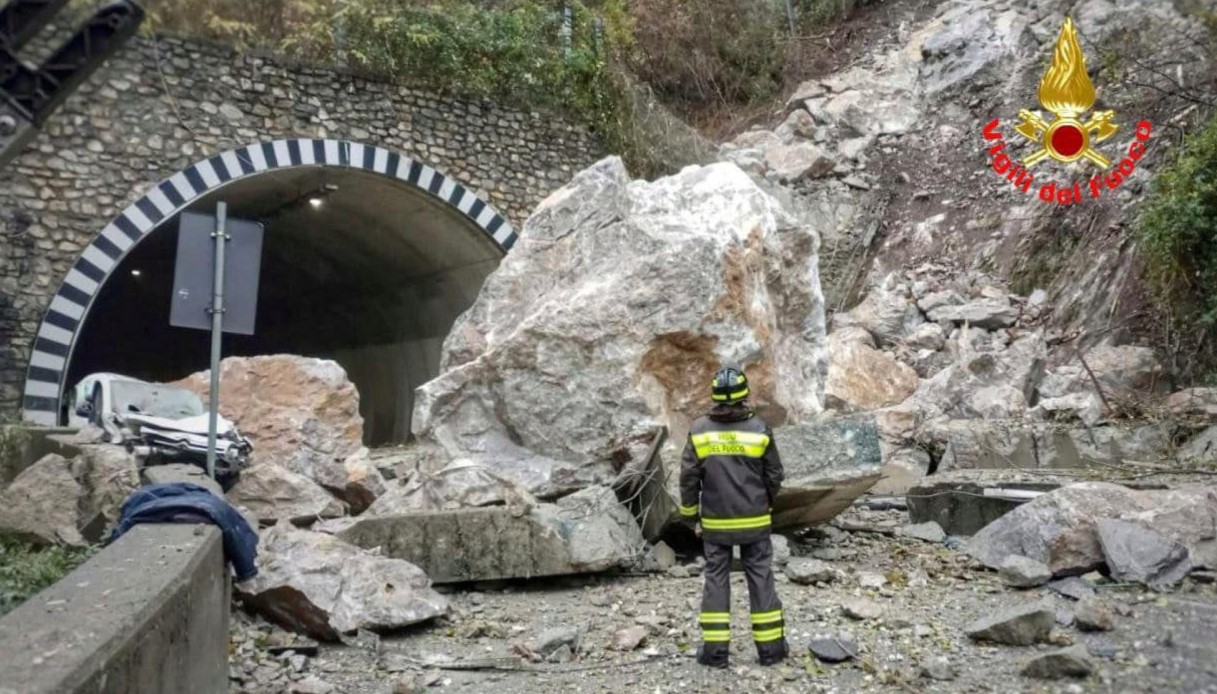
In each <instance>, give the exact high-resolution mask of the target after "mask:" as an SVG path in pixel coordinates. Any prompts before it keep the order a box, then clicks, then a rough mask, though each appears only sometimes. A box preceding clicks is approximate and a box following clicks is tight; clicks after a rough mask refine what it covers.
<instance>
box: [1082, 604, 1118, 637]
mask: <svg viewBox="0 0 1217 694" xmlns="http://www.w3.org/2000/svg"><path fill="white" fill-rule="evenodd" d="M1074 616H1075V617H1076V618H1077V622H1078V629H1081V630H1082V631H1111V630H1112V628H1114V627H1115V615H1114V614H1113V613H1112V611H1111V608H1110V607H1108V606H1107V605H1106V604H1105V603H1103V602H1101V601H1099V600H1096V599H1093V598H1091V599H1089V600H1083V601H1082V602H1080V603H1078V606H1077V609H1076V610H1074Z"/></svg>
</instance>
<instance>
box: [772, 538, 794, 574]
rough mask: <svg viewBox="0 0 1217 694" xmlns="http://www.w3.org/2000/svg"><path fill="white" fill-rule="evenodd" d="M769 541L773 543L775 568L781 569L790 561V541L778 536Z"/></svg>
mask: <svg viewBox="0 0 1217 694" xmlns="http://www.w3.org/2000/svg"><path fill="white" fill-rule="evenodd" d="M769 539H770V541H771V542H772V543H773V568H775V569H780V568H782V567H783V566H786V564H787V563H788V562H789V561H790V540H787V539H786V536H785V535H777V534H775V535H772V536H770V538H769Z"/></svg>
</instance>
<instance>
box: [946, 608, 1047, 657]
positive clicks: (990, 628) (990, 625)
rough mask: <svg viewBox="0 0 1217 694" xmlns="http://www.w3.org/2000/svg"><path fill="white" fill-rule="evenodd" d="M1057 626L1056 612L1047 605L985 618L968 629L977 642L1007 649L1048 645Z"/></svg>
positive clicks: (999, 613)
mask: <svg viewBox="0 0 1217 694" xmlns="http://www.w3.org/2000/svg"><path fill="white" fill-rule="evenodd" d="M1055 623H1056V611H1055V610H1054V609H1053V607H1052V604H1051V603H1048V602H1046V601H1044V602H1038V603H1033V604H1030V605H1019V606H1016V607H1012V608H1009V609H1005V610H1002V611H1000V612H998V613H997V614H995V615H992V616H989V617H984V618H981V619H979V620H977V621H975V622H973V623H972V624H971V625H970V626H969V627H968V628H967V630H966V631H967V634H968V637H969V638H971V639H972V640H974V641H990V642H992V643H1000V644H1004V645H1007V646H1032V645H1035V644H1037V643H1044V642H1046V641H1047V640H1048V635H1049V634H1050V633H1051V632H1052V625H1053V624H1055Z"/></svg>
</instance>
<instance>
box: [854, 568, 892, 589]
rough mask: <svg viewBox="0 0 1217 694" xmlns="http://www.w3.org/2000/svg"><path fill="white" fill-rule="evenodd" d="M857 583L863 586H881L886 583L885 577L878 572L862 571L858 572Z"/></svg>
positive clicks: (876, 587)
mask: <svg viewBox="0 0 1217 694" xmlns="http://www.w3.org/2000/svg"><path fill="white" fill-rule="evenodd" d="M858 585H860V586H862V587H863V588H875V589H878V588H882V587H883V586H885V585H887V578H886V577H885V576H884V575H883V574H880V573H874V572H871V571H862V572H860V573H859V574H858Z"/></svg>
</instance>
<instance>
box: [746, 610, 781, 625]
mask: <svg viewBox="0 0 1217 694" xmlns="http://www.w3.org/2000/svg"><path fill="white" fill-rule="evenodd" d="M781 618H782V611H781V610H774V611H772V612H753V613H752V623H753V624H764V623H765V622H776V621H777V620H779V619H781Z"/></svg>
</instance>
